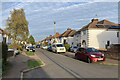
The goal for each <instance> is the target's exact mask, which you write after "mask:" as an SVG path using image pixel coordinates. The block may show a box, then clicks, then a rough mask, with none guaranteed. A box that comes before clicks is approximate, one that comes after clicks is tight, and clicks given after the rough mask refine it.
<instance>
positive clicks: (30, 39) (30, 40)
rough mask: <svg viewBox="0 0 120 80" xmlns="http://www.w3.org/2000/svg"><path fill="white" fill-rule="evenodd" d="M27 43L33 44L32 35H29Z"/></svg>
mask: <svg viewBox="0 0 120 80" xmlns="http://www.w3.org/2000/svg"><path fill="white" fill-rule="evenodd" d="M28 41H29V43H31V44H32V45H34V44H35V39H34V37H33V36H32V35H30V37H29V39H28Z"/></svg>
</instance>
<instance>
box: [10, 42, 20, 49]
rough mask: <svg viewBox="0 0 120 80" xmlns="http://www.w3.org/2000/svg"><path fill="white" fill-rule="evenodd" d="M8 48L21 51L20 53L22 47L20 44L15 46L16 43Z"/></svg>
mask: <svg viewBox="0 0 120 80" xmlns="http://www.w3.org/2000/svg"><path fill="white" fill-rule="evenodd" d="M9 48H11V49H17V50H21V51H22V45H21V44H16V43H13V44H11V45H10V46H9Z"/></svg>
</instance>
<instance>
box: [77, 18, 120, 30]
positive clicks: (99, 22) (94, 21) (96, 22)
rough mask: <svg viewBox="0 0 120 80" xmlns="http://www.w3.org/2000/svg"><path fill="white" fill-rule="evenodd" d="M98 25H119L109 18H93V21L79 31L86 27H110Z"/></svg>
mask: <svg viewBox="0 0 120 80" xmlns="http://www.w3.org/2000/svg"><path fill="white" fill-rule="evenodd" d="M97 25H112V26H118V24H116V23H113V22H110V21H108V20H105V19H104V20H102V21H98V19H92V21H91V22H90V23H89V24H87V25H86V26H84V27H82V28H81V29H80V30H78V32H79V31H81V30H83V29H85V28H108V27H98V26H97Z"/></svg>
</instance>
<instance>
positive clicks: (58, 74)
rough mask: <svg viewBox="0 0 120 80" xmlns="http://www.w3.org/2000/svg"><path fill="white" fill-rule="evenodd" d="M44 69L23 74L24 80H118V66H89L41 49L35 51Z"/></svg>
mask: <svg viewBox="0 0 120 80" xmlns="http://www.w3.org/2000/svg"><path fill="white" fill-rule="evenodd" d="M36 54H37V56H38V57H39V58H40V59H41V60H42V61H43V62H44V63H45V64H46V65H45V66H44V67H42V68H39V69H35V70H32V71H30V72H27V73H25V74H24V78H118V66H110V65H102V64H90V63H86V62H83V61H80V60H76V59H73V58H70V57H66V56H64V55H61V54H55V53H53V52H49V51H47V50H43V49H36Z"/></svg>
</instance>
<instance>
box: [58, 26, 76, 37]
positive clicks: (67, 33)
mask: <svg viewBox="0 0 120 80" xmlns="http://www.w3.org/2000/svg"><path fill="white" fill-rule="evenodd" d="M75 33H76V30H71V29H70V28H68V29H67V31H65V32H64V33H62V34H61V36H59V37H68V36H73V35H74V34H75Z"/></svg>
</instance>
